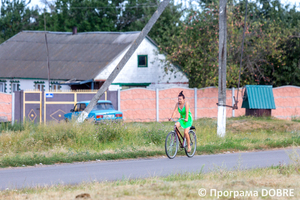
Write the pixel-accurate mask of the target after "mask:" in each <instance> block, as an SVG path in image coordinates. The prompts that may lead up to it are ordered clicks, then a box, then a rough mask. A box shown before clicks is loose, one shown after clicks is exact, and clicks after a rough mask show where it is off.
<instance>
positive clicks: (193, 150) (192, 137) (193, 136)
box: [184, 130, 197, 158]
mask: <svg viewBox="0 0 300 200" xmlns="http://www.w3.org/2000/svg"><path fill="white" fill-rule="evenodd" d="M189 136H190V145H191V151H190V152H188V151H187V144H185V146H184V147H185V148H184V150H185V154H186V155H187V157H189V158H191V157H193V156H194V155H195V153H196V149H197V137H196V133H195V132H194V131H191V130H190V131H189ZM185 140H186V139H185Z"/></svg>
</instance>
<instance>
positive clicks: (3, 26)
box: [0, 0, 38, 43]
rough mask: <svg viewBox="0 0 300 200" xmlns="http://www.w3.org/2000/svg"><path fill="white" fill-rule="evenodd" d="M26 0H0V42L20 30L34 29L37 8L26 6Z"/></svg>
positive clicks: (27, 2)
mask: <svg viewBox="0 0 300 200" xmlns="http://www.w3.org/2000/svg"><path fill="white" fill-rule="evenodd" d="M29 3H30V0H29V1H26V0H12V1H11V0H1V15H0V43H2V42H3V41H5V40H7V39H9V38H11V37H12V36H14V35H16V34H17V33H19V32H20V31H22V30H33V29H36V28H35V27H36V25H37V24H36V18H37V17H38V10H37V9H34V8H32V9H30V8H28V4H29Z"/></svg>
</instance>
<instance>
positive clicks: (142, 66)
mask: <svg viewBox="0 0 300 200" xmlns="http://www.w3.org/2000/svg"><path fill="white" fill-rule="evenodd" d="M142 56H145V57H146V65H139V59H140V57H142ZM137 65H138V67H141V68H147V67H148V55H138V59H137Z"/></svg>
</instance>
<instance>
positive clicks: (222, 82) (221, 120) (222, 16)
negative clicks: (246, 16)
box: [217, 0, 227, 137]
mask: <svg viewBox="0 0 300 200" xmlns="http://www.w3.org/2000/svg"><path fill="white" fill-rule="evenodd" d="M226 4H227V0H220V6H219V87H218V88H219V92H218V128H217V134H218V136H220V137H225V133H226V107H225V105H226V64H227V15H226Z"/></svg>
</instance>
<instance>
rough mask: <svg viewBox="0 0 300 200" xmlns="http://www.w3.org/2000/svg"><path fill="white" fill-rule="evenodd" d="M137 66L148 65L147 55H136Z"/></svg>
mask: <svg viewBox="0 0 300 200" xmlns="http://www.w3.org/2000/svg"><path fill="white" fill-rule="evenodd" d="M138 67H148V55H138Z"/></svg>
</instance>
